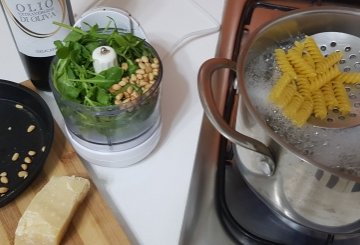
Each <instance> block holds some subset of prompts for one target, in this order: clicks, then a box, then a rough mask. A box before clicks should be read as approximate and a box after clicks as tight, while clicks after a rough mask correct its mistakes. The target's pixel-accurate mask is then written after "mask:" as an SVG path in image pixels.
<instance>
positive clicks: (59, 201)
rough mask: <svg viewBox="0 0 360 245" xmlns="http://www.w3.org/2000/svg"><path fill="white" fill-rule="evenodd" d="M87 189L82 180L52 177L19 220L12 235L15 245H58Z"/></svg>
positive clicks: (88, 182)
mask: <svg viewBox="0 0 360 245" xmlns="http://www.w3.org/2000/svg"><path fill="white" fill-rule="evenodd" d="M89 189H90V181H89V180H87V179H85V178H81V177H75V176H57V177H52V178H51V179H50V180H49V182H48V183H47V184H46V185H45V186H44V187H43V188H42V189H41V190H40V191H39V192H38V193H37V194H36V195H35V197H34V198H33V200H32V201H31V202H30V204H29V206H28V207H27V208H26V210H25V212H24V214H23V216H22V217H21V219H20V221H19V223H18V226H17V229H16V231H15V245H23V244H24V245H25V244H26V245H32V244H34V245H35V244H36V245H43V244H44V245H52V244H59V243H60V241H61V238H62V237H63V234H64V232H65V231H66V228H67V226H68V224H69V223H70V220H71V218H72V216H73V214H74V212H75V210H76V208H77V207H78V206H79V204H80V203H81V201H82V200H83V199H84V198H85V196H86V194H87V193H88V191H89Z"/></svg>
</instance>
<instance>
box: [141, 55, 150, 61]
mask: <svg viewBox="0 0 360 245" xmlns="http://www.w3.org/2000/svg"><path fill="white" fill-rule="evenodd" d="M141 61H142V62H144V63H148V62H149V58H148V57H146V56H143V57H141Z"/></svg>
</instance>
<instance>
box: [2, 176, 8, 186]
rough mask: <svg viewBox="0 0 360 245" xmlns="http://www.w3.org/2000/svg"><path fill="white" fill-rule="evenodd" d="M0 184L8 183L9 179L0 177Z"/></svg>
mask: <svg viewBox="0 0 360 245" xmlns="http://www.w3.org/2000/svg"><path fill="white" fill-rule="evenodd" d="M0 182H1V183H3V184H7V183H9V179H8V178H7V177H5V176H2V177H0Z"/></svg>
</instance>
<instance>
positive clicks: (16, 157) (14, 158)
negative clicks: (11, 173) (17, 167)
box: [11, 152, 19, 162]
mask: <svg viewBox="0 0 360 245" xmlns="http://www.w3.org/2000/svg"><path fill="white" fill-rule="evenodd" d="M18 159H19V153H17V152H16V153H14V154H13V156H12V157H11V160H12V161H14V162H15V161H16V160H18Z"/></svg>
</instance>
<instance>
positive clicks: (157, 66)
mask: <svg viewBox="0 0 360 245" xmlns="http://www.w3.org/2000/svg"><path fill="white" fill-rule="evenodd" d="M159 67H160V65H159V64H155V63H152V64H151V68H153V69H159Z"/></svg>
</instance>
